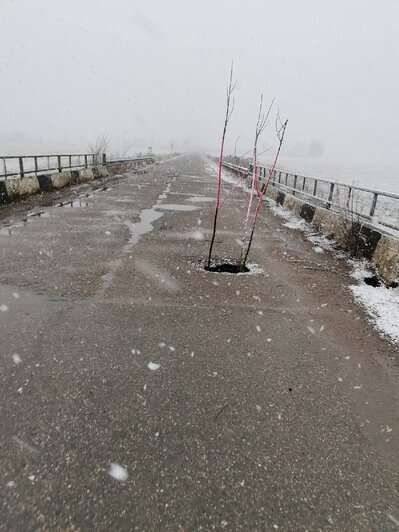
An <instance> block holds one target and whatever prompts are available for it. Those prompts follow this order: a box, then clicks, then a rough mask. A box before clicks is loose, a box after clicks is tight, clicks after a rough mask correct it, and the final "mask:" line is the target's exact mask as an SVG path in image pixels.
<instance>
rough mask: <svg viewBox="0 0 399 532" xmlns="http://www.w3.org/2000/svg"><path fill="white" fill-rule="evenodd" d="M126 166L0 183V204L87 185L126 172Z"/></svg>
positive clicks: (90, 169)
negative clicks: (83, 184)
mask: <svg viewBox="0 0 399 532" xmlns="http://www.w3.org/2000/svg"><path fill="white" fill-rule="evenodd" d="M125 167H126V165H122V164H118V165H110V166H104V165H100V166H97V167H93V168H83V169H81V170H71V171H68V172H56V173H52V174H40V175H38V176H37V177H36V176H32V177H23V178H22V179H21V178H17V179H9V180H7V181H0V204H5V203H12V202H14V201H18V200H20V199H22V198H26V197H27V196H31V195H33V194H37V193H40V192H50V191H52V190H55V189H59V188H65V187H68V186H72V185H77V184H79V183H87V182H90V181H93V180H94V179H101V178H103V177H109V176H112V175H115V174H119V173H121V172H123V171H125V170H126V168H125Z"/></svg>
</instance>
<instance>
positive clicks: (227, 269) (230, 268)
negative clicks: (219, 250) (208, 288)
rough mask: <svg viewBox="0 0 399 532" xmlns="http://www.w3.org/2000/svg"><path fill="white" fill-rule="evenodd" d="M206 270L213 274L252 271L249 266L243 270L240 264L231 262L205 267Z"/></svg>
mask: <svg viewBox="0 0 399 532" xmlns="http://www.w3.org/2000/svg"><path fill="white" fill-rule="evenodd" d="M204 270H206V271H207V272H213V273H249V272H250V271H251V270H250V268H248V267H247V266H244V268H242V269H241V268H240V265H239V264H237V263H231V262H221V263H219V264H215V265H213V266H209V267H208V266H207V265H205V266H204Z"/></svg>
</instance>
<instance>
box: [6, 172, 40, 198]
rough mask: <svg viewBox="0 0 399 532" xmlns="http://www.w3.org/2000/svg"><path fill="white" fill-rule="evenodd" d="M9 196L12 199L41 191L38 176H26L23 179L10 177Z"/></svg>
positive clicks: (7, 184) (7, 183)
mask: <svg viewBox="0 0 399 532" xmlns="http://www.w3.org/2000/svg"><path fill="white" fill-rule="evenodd" d="M6 189H7V194H8V197H9V198H10V200H11V201H14V200H16V199H18V198H24V197H25V196H30V195H31V194H36V192H39V190H40V186H39V181H38V179H37V177H24V178H22V179H9V180H8V181H6Z"/></svg>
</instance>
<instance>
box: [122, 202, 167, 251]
mask: <svg viewBox="0 0 399 532" xmlns="http://www.w3.org/2000/svg"><path fill="white" fill-rule="evenodd" d="M157 207H158V206H157ZM161 216H163V213H162V212H157V211H156V210H155V209H154V208H152V209H143V210H142V211H141V212H140V221H139V222H136V223H134V222H131V221H130V220H125V224H126V225H127V226H128V228H129V230H130V239H129V244H137V242H138V241H139V240H140V237H141V236H142V235H145V234H146V233H149V232H150V231H152V230H153V229H154V227H153V225H152V224H153V222H155V221H156V220H158V218H161Z"/></svg>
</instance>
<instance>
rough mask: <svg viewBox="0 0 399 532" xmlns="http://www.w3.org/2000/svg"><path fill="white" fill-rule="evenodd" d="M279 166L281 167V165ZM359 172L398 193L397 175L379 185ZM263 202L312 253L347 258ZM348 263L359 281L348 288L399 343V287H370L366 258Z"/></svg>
mask: <svg viewBox="0 0 399 532" xmlns="http://www.w3.org/2000/svg"><path fill="white" fill-rule="evenodd" d="M301 160H302V162H305V161H306V159H301ZM296 161H297V160H296ZM207 166H208V169H209V171H210V173H211V174H213V175H217V170H218V166H217V164H216V163H214V162H213V161H209V160H208V161H207ZM280 167H281V168H282V166H281V165H280ZM345 168H346V167H345ZM367 168H369V167H367ZM286 170H287V171H290V170H293V168H292V169H291V168H289V167H286ZM295 171H296V172H297V171H298V170H297V169H296V170H295ZM360 175H363V178H364V180H363V182H360V183H356V184H362V185H366V186H369V187H371V186H374V187H375V188H384V189H385V190H388V189H389V186H384V187H382V186H381V183H382V184H387V185H389V183H391V185H392V186H391V187H390V189H391V191H393V192H395V191H396V192H397V185H395V186H394V181H398V179H396V178H395V179H392V180H391V181H389V180H382V181H381V180H380V181H381V182H380V184H378V182H377V181H376V182H374V184H373V183H372V182H371V181H370V179H371V177H372V175H374V176H375V175H380V174H375V173H374V174H373V173H372V172H371V171H370V173H367V172H364V173H363V174H360ZM387 175H388V174H387ZM319 177H325V178H329V179H331V178H335V179H336V178H337V174H335V176H333V175H332V174H329V175H327V174H323V176H320V175H319ZM222 179H223V181H225V182H227V183H230V184H234V185H235V184H236V183H237V181H238V180H237V178H236V177H235V176H234V175H233V174H232V173H231V172H229V171H228V170H226V169H224V171H223V172H222ZM367 180H368V181H367ZM240 186H241V185H240ZM244 189H245V190H248V187H246V186H244ZM266 202H267V204H268V205H269V207H270V210H271V211H272V212H273V213H274V214H276V215H277V216H280V217H281V218H284V220H285V223H284V225H285V226H286V227H289V228H290V229H297V230H300V231H303V232H304V233H305V234H306V237H307V239H308V240H309V241H310V242H312V244H313V245H314V251H315V253H318V254H320V253H322V252H323V250H328V251H331V252H333V253H334V254H335V255H336V256H338V257H340V258H347V255H346V254H345V253H342V252H337V251H336V250H335V249H334V248H333V247H332V245H331V244H332V243H331V241H330V240H329V239H327V237H326V236H324V235H321V234H319V233H316V232H315V231H314V229H313V227H312V225H311V224H309V223H307V222H305V220H303V219H301V218H298V217H297V216H295V215H294V214H293V213H292V212H290V211H287V210H286V209H284V208H283V207H281V206H280V205H277V204H276V203H275V202H274V201H273V200H271V199H269V198H266ZM350 264H351V265H352V275H353V277H354V278H355V279H356V280H357V282H358V284H356V285H351V286H350V287H349V288H350V290H351V291H352V293H353V294H354V296H355V299H356V301H357V302H358V303H360V304H361V305H362V306H363V307H364V308H365V310H366V311H367V312H368V314H369V315H370V317H371V321H372V323H373V324H374V326H375V327H376V328H377V329H378V331H379V332H380V333H381V334H382V335H383V336H385V337H388V338H389V339H390V340H391V341H393V342H394V343H398V344H399V289H398V288H387V287H386V286H384V285H382V286H378V287H373V286H370V285H367V284H365V283H364V278H365V277H370V276H372V275H374V273H373V272H372V271H371V270H370V269H367V263H366V262H365V261H360V260H353V259H351V260H350Z"/></svg>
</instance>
